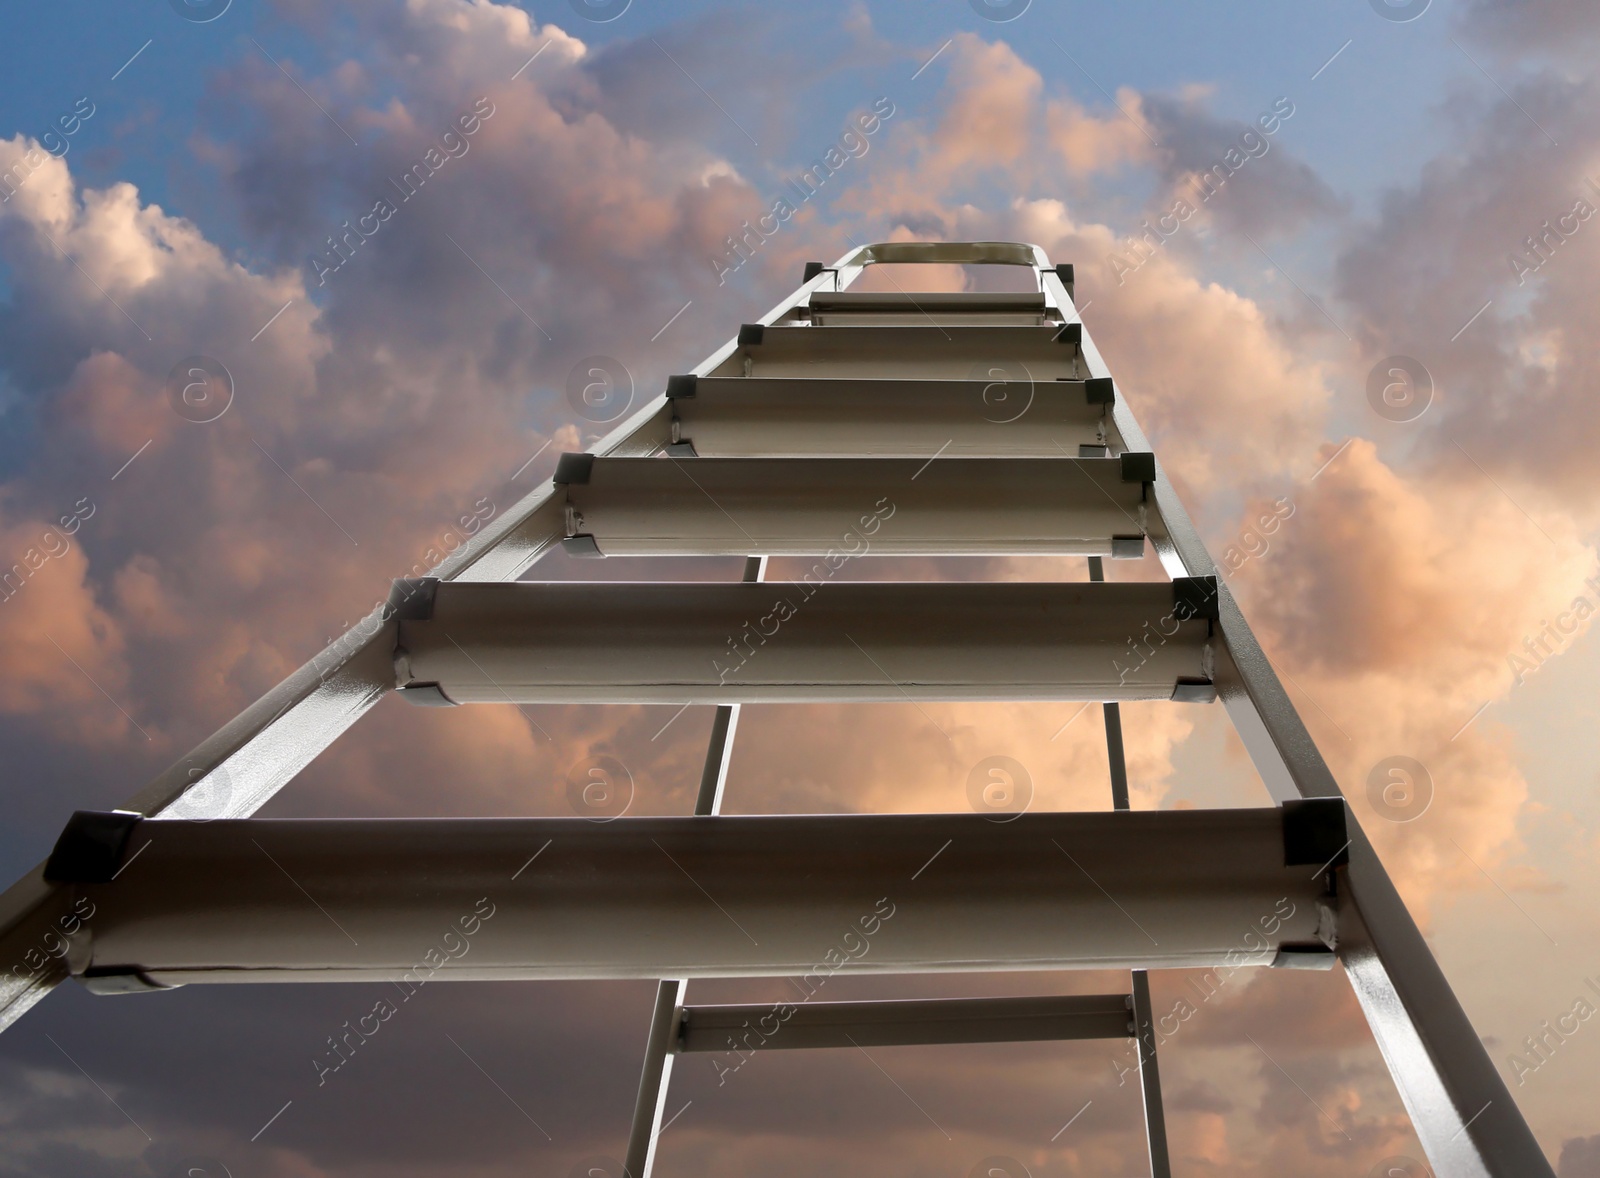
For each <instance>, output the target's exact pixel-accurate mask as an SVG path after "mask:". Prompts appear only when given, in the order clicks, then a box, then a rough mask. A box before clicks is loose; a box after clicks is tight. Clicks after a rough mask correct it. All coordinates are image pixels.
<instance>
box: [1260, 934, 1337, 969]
mask: <svg viewBox="0 0 1600 1178" xmlns="http://www.w3.org/2000/svg"><path fill="white" fill-rule="evenodd" d="M1338 963H1339V955H1338V954H1337V953H1335V952H1334V951H1333V950H1332V949H1330V948H1328V947H1327V946H1326V945H1324V944H1323V943H1322V942H1321V941H1317V942H1314V943H1305V944H1302V943H1299V942H1286V943H1285V944H1282V945H1279V946H1278V955H1277V956H1276V957H1274V958H1273V959H1272V968H1273V969H1332V968H1333V967H1334V966H1335V965H1337V964H1338Z"/></svg>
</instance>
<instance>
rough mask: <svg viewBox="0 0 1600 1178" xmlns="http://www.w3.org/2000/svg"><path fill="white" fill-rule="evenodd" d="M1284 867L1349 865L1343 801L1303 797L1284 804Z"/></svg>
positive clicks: (1348, 841) (1348, 843)
mask: <svg viewBox="0 0 1600 1178" xmlns="http://www.w3.org/2000/svg"><path fill="white" fill-rule="evenodd" d="M1282 810H1283V865H1284V866H1285V867H1324V866H1326V867H1330V868H1331V867H1339V866H1342V865H1343V864H1346V863H1348V862H1350V835H1349V833H1348V831H1347V829H1346V827H1345V801H1344V799H1343V798H1301V799H1299V800H1297V801H1290V802H1285V803H1283V806H1282Z"/></svg>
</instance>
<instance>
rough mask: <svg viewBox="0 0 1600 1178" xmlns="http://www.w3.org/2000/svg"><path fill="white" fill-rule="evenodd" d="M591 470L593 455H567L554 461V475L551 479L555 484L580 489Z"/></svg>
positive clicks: (586, 480)
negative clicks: (564, 484) (563, 484)
mask: <svg viewBox="0 0 1600 1178" xmlns="http://www.w3.org/2000/svg"><path fill="white" fill-rule="evenodd" d="M592 470H594V455H593V454H573V453H567V454H563V455H562V456H561V457H560V458H558V459H556V473H555V475H554V476H553V477H554V481H555V482H558V483H566V484H569V485H571V486H578V487H581V486H583V485H584V484H585V483H587V482H588V481H589V472H590V471H592Z"/></svg>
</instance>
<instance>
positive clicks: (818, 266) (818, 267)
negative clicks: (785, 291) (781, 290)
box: [800, 262, 828, 282]
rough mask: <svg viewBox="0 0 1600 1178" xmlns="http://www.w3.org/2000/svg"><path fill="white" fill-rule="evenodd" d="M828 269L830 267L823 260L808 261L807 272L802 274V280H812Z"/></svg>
mask: <svg viewBox="0 0 1600 1178" xmlns="http://www.w3.org/2000/svg"><path fill="white" fill-rule="evenodd" d="M827 270H828V267H827V266H824V265H823V264H822V263H821V262H807V263H806V268H805V273H804V274H803V275H802V277H801V279H800V281H802V282H810V281H811V280H812V279H813V278H815V277H816V276H817V275H819V274H822V273H825V272H826V271H827Z"/></svg>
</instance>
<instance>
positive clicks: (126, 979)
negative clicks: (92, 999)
mask: <svg viewBox="0 0 1600 1178" xmlns="http://www.w3.org/2000/svg"><path fill="white" fill-rule="evenodd" d="M73 980H74V981H76V982H77V983H78V984H79V985H80V986H82V987H83V988H84V989H85V990H87V991H89V993H91V994H94V995H96V996H98V997H102V998H103V997H106V996H108V995H118V994H154V993H157V992H158V991H161V990H176V989H177V988H178V987H177V986H170V985H168V984H167V983H165V982H158V981H156V980H154V979H153V978H151V977H150V975H149V974H147V973H145V972H144V971H143V970H142V969H139V968H137V967H135V966H131V965H110V966H99V967H95V966H91V967H90V968H88V969H86V970H84V971H83V973H81V974H79V975H77V977H75V978H74V979H73Z"/></svg>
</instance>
